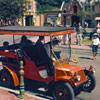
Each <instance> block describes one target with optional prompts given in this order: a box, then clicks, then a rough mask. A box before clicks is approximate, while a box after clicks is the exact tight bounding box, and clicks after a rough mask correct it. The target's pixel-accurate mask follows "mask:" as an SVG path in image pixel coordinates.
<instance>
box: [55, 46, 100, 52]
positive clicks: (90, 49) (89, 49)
mask: <svg viewBox="0 0 100 100" xmlns="http://www.w3.org/2000/svg"><path fill="white" fill-rule="evenodd" d="M55 47H57V48H68V46H65V45H57V46H55ZM71 48H72V49H75V50H88V51H91V52H92V48H77V47H71ZM98 53H100V48H99V50H98Z"/></svg>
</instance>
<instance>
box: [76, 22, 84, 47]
mask: <svg viewBox="0 0 100 100" xmlns="http://www.w3.org/2000/svg"><path fill="white" fill-rule="evenodd" d="M82 35H83V27H82V26H81V24H80V23H79V24H78V25H76V44H78V45H80V46H81V45H82Z"/></svg>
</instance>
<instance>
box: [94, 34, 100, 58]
mask: <svg viewBox="0 0 100 100" xmlns="http://www.w3.org/2000/svg"><path fill="white" fill-rule="evenodd" d="M99 44H100V41H99V38H98V34H97V33H94V34H93V40H92V52H93V60H96V55H97V52H98V45H99Z"/></svg>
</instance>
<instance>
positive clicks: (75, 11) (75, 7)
mask: <svg viewBox="0 0 100 100" xmlns="http://www.w3.org/2000/svg"><path fill="white" fill-rule="evenodd" d="M74 13H75V14H77V6H76V5H74Z"/></svg>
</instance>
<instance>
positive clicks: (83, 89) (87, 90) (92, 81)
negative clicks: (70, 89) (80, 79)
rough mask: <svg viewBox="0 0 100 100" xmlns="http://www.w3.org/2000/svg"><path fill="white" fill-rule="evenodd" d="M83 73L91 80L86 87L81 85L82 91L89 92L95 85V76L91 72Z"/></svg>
mask: <svg viewBox="0 0 100 100" xmlns="http://www.w3.org/2000/svg"><path fill="white" fill-rule="evenodd" d="M85 75H86V76H88V77H89V79H90V80H91V85H90V86H89V87H88V88H87V87H86V88H84V85H83V87H82V91H84V92H91V91H92V90H94V88H95V87H96V78H95V76H94V74H91V73H90V72H89V71H85Z"/></svg>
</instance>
